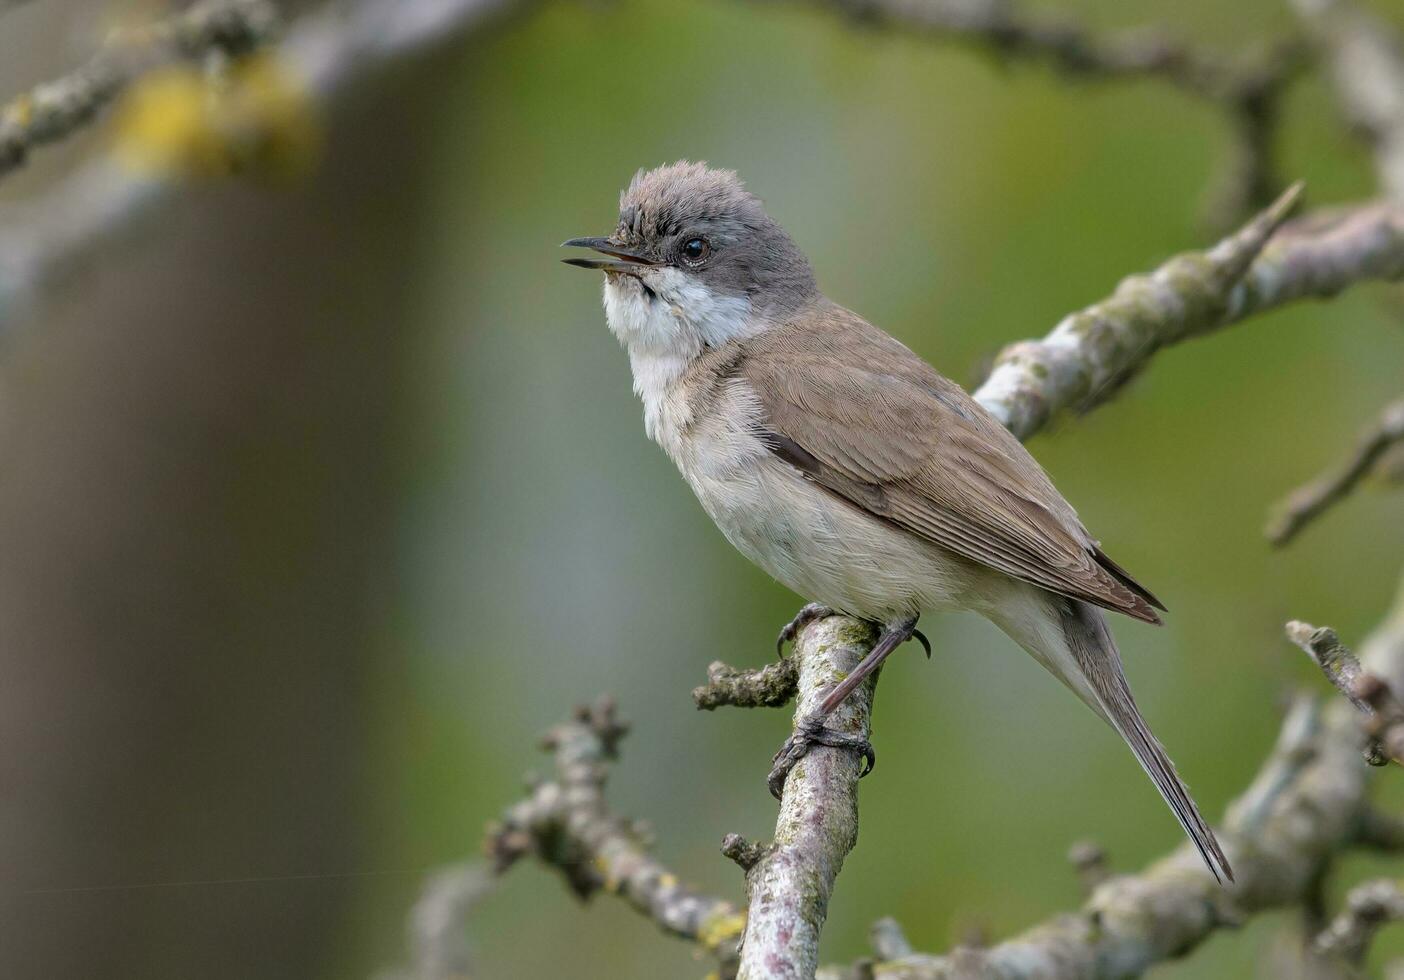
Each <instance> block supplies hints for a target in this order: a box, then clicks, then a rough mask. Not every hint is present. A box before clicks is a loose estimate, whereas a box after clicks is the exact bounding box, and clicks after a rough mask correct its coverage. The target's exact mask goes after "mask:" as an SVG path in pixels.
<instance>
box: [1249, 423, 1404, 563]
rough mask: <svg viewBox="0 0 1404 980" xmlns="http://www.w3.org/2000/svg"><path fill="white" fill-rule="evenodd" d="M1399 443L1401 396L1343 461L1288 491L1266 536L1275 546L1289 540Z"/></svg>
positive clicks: (1403, 438) (1403, 427) (1403, 428)
mask: <svg viewBox="0 0 1404 980" xmlns="http://www.w3.org/2000/svg"><path fill="white" fill-rule="evenodd" d="M1400 443H1404V399H1400V400H1399V401H1396V402H1392V403H1391V404H1389V405H1387V406H1385V409H1384V411H1382V412H1381V413H1380V416H1379V418H1378V419H1377V420H1376V421H1375V423H1374V424H1373V425H1372V426H1370V428H1369V429H1367V430H1366V431H1365V432H1364V433H1362V434H1361V436H1360V439H1359V441H1358V442H1357V443H1356V446H1355V449H1354V450H1353V451H1352V452H1351V454H1350V456H1349V457H1348V458H1347V459H1346V460H1345V461H1344V462H1342V463H1341V464H1340V465H1339V466H1337V467H1336V468H1335V469H1334V470H1332V471H1330V472H1328V473H1325V474H1323V475H1321V476H1320V477H1318V478H1317V479H1315V480H1313V481H1312V482H1310V483H1308V484H1305V485H1304V486H1301V487H1299V488H1297V489H1296V490H1293V491H1292V493H1291V494H1290V495H1289V496H1288V497H1287V499H1286V500H1284V501H1283V502H1282V503H1281V504H1280V505H1279V506H1278V512H1277V514H1276V516H1274V517H1273V519H1272V520H1271V521H1270V522H1269V524H1268V527H1267V536H1268V540H1270V541H1271V542H1272V543H1273V544H1275V545H1279V546H1280V545H1284V544H1286V543H1287V542H1289V541H1291V540H1292V538H1294V537H1296V535H1297V533H1298V532H1299V531H1301V530H1302V528H1304V527H1306V526H1307V525H1308V524H1310V523H1311V522H1312V521H1313V520H1315V519H1316V518H1317V517H1319V516H1320V515H1321V514H1323V513H1325V512H1326V511H1327V510H1328V509H1329V508H1330V507H1331V506H1332V505H1333V504H1335V503H1337V502H1338V501H1340V500H1341V499H1343V498H1344V497H1345V496H1346V495H1347V494H1349V493H1350V492H1351V491H1352V490H1354V489H1355V487H1356V486H1357V485H1358V484H1359V483H1360V481H1361V480H1362V479H1364V478H1365V477H1366V476H1367V475H1368V474H1369V473H1371V472H1372V471H1373V470H1374V469H1375V466H1376V464H1377V463H1378V462H1379V461H1380V459H1381V458H1382V457H1383V456H1384V455H1385V454H1386V453H1387V452H1388V451H1389V449H1390V448H1391V447H1392V446H1395V445H1397V444H1400Z"/></svg>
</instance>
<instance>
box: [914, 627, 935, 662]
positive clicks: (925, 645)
mask: <svg viewBox="0 0 1404 980" xmlns="http://www.w3.org/2000/svg"><path fill="white" fill-rule="evenodd" d="M912 639H914V640H916V641H917V642H918V643H920V644H921V648H922V649H923V650H925V651H926V659H927V660H930V659H931V641H930V640H928V639H927V638H926V634H925V633H923V632H922V631H921V630H919V629H917V628H916V627H912Z"/></svg>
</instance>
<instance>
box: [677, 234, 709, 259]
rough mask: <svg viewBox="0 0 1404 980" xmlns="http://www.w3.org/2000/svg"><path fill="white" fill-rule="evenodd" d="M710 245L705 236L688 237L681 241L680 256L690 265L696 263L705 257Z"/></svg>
mask: <svg viewBox="0 0 1404 980" xmlns="http://www.w3.org/2000/svg"><path fill="white" fill-rule="evenodd" d="M711 250H712V247H711V246H710V245H708V244H707V240H706V239H705V238H690V239H688V240H687V241H685V242H683V246H682V257H683V259H684V261H686V262H687V263H688V264H690V265H698V264H700V263H701V262H702V260H703V259H705V258H706V257H707V253H709V252H710V251H711Z"/></svg>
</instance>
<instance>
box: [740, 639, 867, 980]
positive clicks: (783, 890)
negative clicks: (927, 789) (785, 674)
mask: <svg viewBox="0 0 1404 980" xmlns="http://www.w3.org/2000/svg"><path fill="white" fill-rule="evenodd" d="M874 639H875V636H874V632H873V629H872V627H871V626H870V625H868V624H866V623H861V622H858V621H857V620H853V619H848V618H846V617H841V616H833V617H830V618H828V619H822V620H819V621H818V622H815V623H813V624H811V625H809V626H808V627H806V628H805V629H804V630H802V631H801V632H800V635H799V636H798V637H797V638H796V640H795V648H794V651H793V652H792V653H791V654H790V658H791V659H792V660H794V661H795V662H796V663H797V665H798V668H799V689H798V698H797V703H796V706H795V719H796V723H797V724H798V723H799V721H800V720H801V719H805V718H809V717H812V716H814V715H816V714H817V712H818V707H819V704H820V703H821V702H822V701H823V700H824V698H825V696H826V695H827V694H828V693H829V691H830V690H832V689H833V684H834V678H835V677H842V676H845V675H847V674H848V673H849V672H850V671H852V670H853V668H854V667H856V666H857V665H858V663H859V661H861V660H862V659H863V657H864V656H866V655H867V653H868V651H869V650H871V649H872V645H873V642H874ZM875 686H876V678H875V677H874V678H872V679H870V680H869V681H868V682H867V683H865V684H864V685H862V686H861V687H860V688H859V689H858V690H856V691H854V692H853V694H852V695H851V696H850V697H849V698H848V699H847V700H845V701H844V702H843V703H842V704H841V705H840V706H839V707H838V709H837V710H836V711H834V712H833V713H832V714H831V715H829V717H828V718H827V719H825V726H826V727H828V728H831V729H835V730H837V731H840V732H845V733H848V734H850V735H853V736H856V737H857V738H860V739H863V740H866V739H867V738H868V736H869V732H870V721H871V714H872V704H873V689H874V687H875ZM862 769H863V763H862V760H861V758H860V757H859V755H858V754H857V753H855V752H854V751H853V750H852V749H846V748H830V747H828V746H824V745H816V746H814V747H812V748H811V749H810V750H809V752H808V753H807V754H806V755H805V756H804V758H803V759H801V760H800V761H799V762H798V763H797V764H796V765H795V767H794V769H792V770H791V772H790V774H789V778H788V779H787V780H786V781H785V789H784V793H783V796H782V797H781V801H780V815H779V817H778V818H777V820H776V823H775V842H774V843H773V844H772V845H771V846H770V847H768V848H766V849H765V850H764V852H763V853H761V854H759V855H758V859H757V860H756V861H755V862H754V863H753V864H752V865H751V866H750V868H749V869H748V870H747V871H746V895H747V898H748V900H749V905H748V908H747V912H746V916H747V919H746V933H745V936H744V937H743V938H742V941H741V972H740V977H741V980H807V978H809V977H812V976H813V975H814V970H815V968H816V966H817V965H818V961H819V932H820V930H821V929H822V928H823V926H824V919H825V917H826V916H827V914H828V907H829V895H830V894H831V893H832V891H833V887H834V879H835V878H836V877H837V876H838V873H839V869H840V868H842V867H843V860H844V858H845V857H846V856H847V855H848V852H849V851H851V850H852V849H853V845H854V844H855V843H857V840H858V777H859V775H860V773H861V772H862Z"/></svg>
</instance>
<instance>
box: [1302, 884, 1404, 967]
mask: <svg viewBox="0 0 1404 980" xmlns="http://www.w3.org/2000/svg"><path fill="white" fill-rule="evenodd" d="M1400 920H1404V892H1401V891H1400V888H1399V883H1398V882H1396V881H1389V880H1387V879H1386V880H1380V881H1368V882H1366V883H1365V884H1363V885H1356V886H1355V887H1354V888H1352V889H1351V890H1350V892H1349V893H1348V894H1347V895H1346V900H1345V910H1344V911H1342V912H1341V914H1340V915H1338V916H1336V918H1335V919H1334V920H1333V921H1332V922H1331V924H1330V925H1329V926H1328V927H1327V928H1326V929H1325V931H1323V932H1322V933H1321V935H1319V936H1317V937H1316V952H1318V953H1320V954H1321V955H1323V956H1337V957H1340V958H1341V959H1343V960H1345V961H1346V962H1347V963H1351V964H1355V965H1359V964H1361V963H1363V962H1364V961H1365V953H1366V952H1367V951H1368V950H1369V948H1370V941H1371V940H1372V939H1374V938H1375V933H1377V932H1379V930H1380V928H1381V927H1382V926H1384V925H1385V924H1386V923H1389V922H1399V921H1400Z"/></svg>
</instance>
